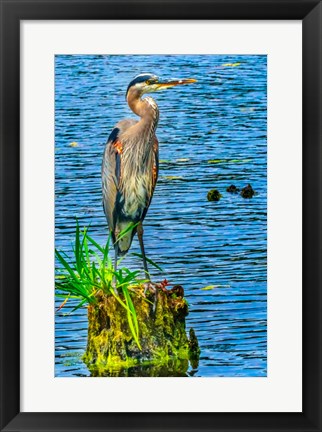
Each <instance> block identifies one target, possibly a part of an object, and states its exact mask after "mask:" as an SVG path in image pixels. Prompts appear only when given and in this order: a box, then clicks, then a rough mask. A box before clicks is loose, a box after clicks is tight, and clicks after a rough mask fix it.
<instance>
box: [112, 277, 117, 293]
mask: <svg viewBox="0 0 322 432" xmlns="http://www.w3.org/2000/svg"><path fill="white" fill-rule="evenodd" d="M112 287H113V291H114V293H115V294H116V295H117V296H118V295H119V292H118V290H117V282H116V278H115V277H114V278H113V281H112Z"/></svg>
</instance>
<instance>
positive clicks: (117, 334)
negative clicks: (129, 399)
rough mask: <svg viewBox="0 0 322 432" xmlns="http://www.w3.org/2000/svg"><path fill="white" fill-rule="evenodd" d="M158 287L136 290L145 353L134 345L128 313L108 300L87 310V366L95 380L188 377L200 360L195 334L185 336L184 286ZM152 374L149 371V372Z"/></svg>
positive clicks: (101, 297)
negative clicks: (190, 363) (191, 366)
mask: <svg viewBox="0 0 322 432" xmlns="http://www.w3.org/2000/svg"><path fill="white" fill-rule="evenodd" d="M156 286H157V296H158V301H157V307H156V310H155V312H153V305H152V304H151V302H152V303H153V301H154V293H153V292H150V291H147V293H146V297H145V295H144V289H143V288H142V287H137V288H136V289H135V294H132V301H133V303H134V306H135V309H136V314H137V319H138V324H139V340H140V344H141V348H142V350H140V349H139V347H138V346H137V344H136V342H135V341H134V339H133V337H132V334H131V331H130V329H129V324H128V320H127V316H126V311H125V310H124V308H123V307H122V306H121V305H120V304H119V303H118V302H117V300H116V299H115V298H114V297H113V296H111V295H109V296H106V295H101V296H100V297H99V298H98V302H97V304H95V305H90V306H88V341H87V349H86V352H85V355H84V358H83V359H84V362H85V364H86V365H87V367H88V368H89V370H90V371H91V373H92V375H93V376H184V374H185V372H186V371H187V369H188V365H189V363H188V361H189V359H193V360H194V362H195V359H196V358H197V357H199V352H200V350H199V346H198V341H197V338H196V336H195V333H194V331H193V330H192V331H190V340H189V339H188V337H187V334H186V325H185V317H186V316H187V315H188V304H187V302H186V300H185V299H184V297H183V296H184V292H183V288H182V287H181V286H179V285H177V286H175V287H174V288H173V289H172V290H166V289H165V288H164V287H162V284H156ZM149 369H150V370H149Z"/></svg>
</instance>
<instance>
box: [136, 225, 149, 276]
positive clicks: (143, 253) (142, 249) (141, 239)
mask: <svg viewBox="0 0 322 432" xmlns="http://www.w3.org/2000/svg"><path fill="white" fill-rule="evenodd" d="M137 233H138V238H139V243H140V248H141V253H142V259H143V266H144V270H145V272H146V273H147V277H148V279H149V280H150V276H149V270H148V265H147V263H146V258H145V251H144V244H143V226H142V222H139V225H138V227H137Z"/></svg>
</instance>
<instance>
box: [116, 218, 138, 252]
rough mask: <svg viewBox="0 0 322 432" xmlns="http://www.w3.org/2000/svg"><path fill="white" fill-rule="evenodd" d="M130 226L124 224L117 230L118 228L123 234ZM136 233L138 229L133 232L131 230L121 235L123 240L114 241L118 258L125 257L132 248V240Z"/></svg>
mask: <svg viewBox="0 0 322 432" xmlns="http://www.w3.org/2000/svg"><path fill="white" fill-rule="evenodd" d="M128 226H129V224H128V223H122V224H119V225H118V227H117V228H118V231H119V232H122V231H124V230H125V229H126V228H128ZM135 233H136V229H135V228H134V229H133V230H130V231H128V232H127V233H125V234H123V235H121V238H120V239H119V240H118V241H116V240H117V239H115V240H114V239H113V240H114V248H115V251H116V253H117V255H118V256H123V255H125V254H126V253H127V252H128V250H129V249H130V247H131V244H132V240H133V237H134V234H135ZM115 241H116V242H115Z"/></svg>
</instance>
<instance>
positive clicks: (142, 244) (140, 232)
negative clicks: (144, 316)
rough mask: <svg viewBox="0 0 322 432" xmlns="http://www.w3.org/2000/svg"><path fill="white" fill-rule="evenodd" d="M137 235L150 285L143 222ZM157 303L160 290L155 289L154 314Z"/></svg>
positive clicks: (138, 228)
mask: <svg viewBox="0 0 322 432" xmlns="http://www.w3.org/2000/svg"><path fill="white" fill-rule="evenodd" d="M137 233H138V238H139V243H140V248H141V253H142V257H143V265H144V270H145V272H146V274H147V278H148V283H149V282H151V280H150V275H149V271H148V265H147V263H146V257H145V250H144V243H143V226H142V222H140V223H139V225H138V227H137ZM151 286H152V284H151ZM145 292H146V289H145V290H144V293H145ZM157 302H158V289H157V288H156V287H155V291H154V303H153V313H155V311H156V308H157Z"/></svg>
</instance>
